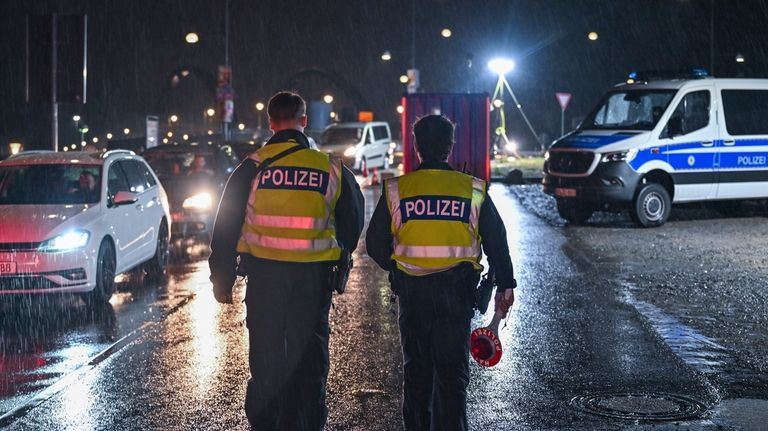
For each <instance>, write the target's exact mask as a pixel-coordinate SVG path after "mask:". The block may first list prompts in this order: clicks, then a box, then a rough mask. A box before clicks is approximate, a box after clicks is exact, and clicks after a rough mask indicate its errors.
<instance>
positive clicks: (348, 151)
mask: <svg viewBox="0 0 768 431" xmlns="http://www.w3.org/2000/svg"><path fill="white" fill-rule="evenodd" d="M356 153H357V147H356V146H354V145H350V146H349V147H347V149H346V150H344V157H355V154H356Z"/></svg>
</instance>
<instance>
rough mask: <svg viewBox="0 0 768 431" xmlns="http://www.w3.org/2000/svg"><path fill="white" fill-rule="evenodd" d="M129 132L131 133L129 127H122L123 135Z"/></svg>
mask: <svg viewBox="0 0 768 431" xmlns="http://www.w3.org/2000/svg"><path fill="white" fill-rule="evenodd" d="M129 133H131V129H129V128H127V127H126V128H125V129H123V134H124V135H127V134H129Z"/></svg>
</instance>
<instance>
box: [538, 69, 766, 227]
mask: <svg viewBox="0 0 768 431" xmlns="http://www.w3.org/2000/svg"><path fill="white" fill-rule="evenodd" d="M630 76H631V75H630ZM627 82H628V83H627V84H621V85H618V86H616V87H614V88H612V89H611V90H610V91H608V92H607V93H606V94H605V95H604V96H603V98H602V100H601V101H600V103H599V104H598V105H597V107H596V108H595V109H594V110H593V111H592V112H591V113H590V114H589V116H587V117H586V118H585V120H584V121H583V122H582V123H581V124H580V125H579V127H578V128H577V129H576V130H575V131H573V132H571V133H569V134H567V135H565V136H563V137H561V138H560V139H558V140H556V141H555V142H554V143H553V145H552V146H551V147H550V149H549V151H548V152H547V154H546V155H545V162H544V178H543V180H542V183H543V188H544V192H545V193H548V194H550V195H553V196H554V197H555V198H556V200H557V209H558V212H559V213H560V216H561V217H563V218H564V219H566V220H567V221H569V222H570V223H572V224H580V223H584V222H585V221H586V220H587V219H589V217H590V216H591V215H592V213H593V212H594V211H606V210H607V211H623V210H627V209H628V210H629V214H630V215H631V217H632V219H633V221H635V223H636V224H637V225H639V226H642V227H652V226H660V225H662V224H663V223H664V222H665V221H666V220H667V218H668V217H669V213H670V210H671V206H672V203H678V202H694V201H710V200H733V199H761V198H768V79H725V78H711V77H708V76H705V75H704V74H696V75H693V76H687V77H686V78H685V79H665V80H653V79H649V78H646V79H644V78H643V77H641V76H636V78H635V79H629V80H628V81H627Z"/></svg>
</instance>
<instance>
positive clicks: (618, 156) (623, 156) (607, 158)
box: [600, 148, 637, 163]
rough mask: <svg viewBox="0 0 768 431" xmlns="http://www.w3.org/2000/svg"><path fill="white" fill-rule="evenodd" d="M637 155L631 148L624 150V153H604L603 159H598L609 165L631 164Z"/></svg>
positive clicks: (634, 149) (635, 150)
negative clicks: (614, 163)
mask: <svg viewBox="0 0 768 431" xmlns="http://www.w3.org/2000/svg"><path fill="white" fill-rule="evenodd" d="M636 155H637V149H636V148H632V149H631V150H625V151H616V152H613V153H605V154H603V158H602V159H600V161H601V162H603V163H610V162H631V161H632V160H633V159H634V158H635V156H636Z"/></svg>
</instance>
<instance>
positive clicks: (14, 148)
mask: <svg viewBox="0 0 768 431" xmlns="http://www.w3.org/2000/svg"><path fill="white" fill-rule="evenodd" d="M21 147H22V145H21V142H11V143H9V144H8V148H10V150H11V155H12V156H13V155H16V154H19V151H21ZM65 148H66V147H65Z"/></svg>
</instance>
